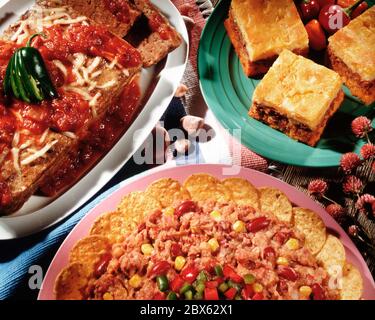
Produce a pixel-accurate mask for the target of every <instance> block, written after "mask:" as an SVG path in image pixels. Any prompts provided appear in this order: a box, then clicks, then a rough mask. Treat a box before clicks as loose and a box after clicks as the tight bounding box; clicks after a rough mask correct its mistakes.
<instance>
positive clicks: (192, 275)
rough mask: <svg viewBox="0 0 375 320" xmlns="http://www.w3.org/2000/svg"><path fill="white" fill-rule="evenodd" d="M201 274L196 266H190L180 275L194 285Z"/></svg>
mask: <svg viewBox="0 0 375 320" xmlns="http://www.w3.org/2000/svg"><path fill="white" fill-rule="evenodd" d="M198 274H199V270H198V269H197V268H196V267H195V266H194V265H190V266H187V267H186V268H185V269H183V270H182V271H181V273H180V276H181V278H182V279H184V280H185V281H186V282H188V283H190V284H192V283H193V282H194V281H195V279H196V278H197V276H198Z"/></svg>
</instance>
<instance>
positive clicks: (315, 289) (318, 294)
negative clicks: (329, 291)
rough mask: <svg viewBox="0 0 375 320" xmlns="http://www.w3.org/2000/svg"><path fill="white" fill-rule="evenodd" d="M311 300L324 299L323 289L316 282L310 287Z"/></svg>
mask: <svg viewBox="0 0 375 320" xmlns="http://www.w3.org/2000/svg"><path fill="white" fill-rule="evenodd" d="M311 289H312V296H313V300H326V295H325V293H324V289H323V288H322V286H321V285H320V284H318V283H314V284H313V285H312V287H311Z"/></svg>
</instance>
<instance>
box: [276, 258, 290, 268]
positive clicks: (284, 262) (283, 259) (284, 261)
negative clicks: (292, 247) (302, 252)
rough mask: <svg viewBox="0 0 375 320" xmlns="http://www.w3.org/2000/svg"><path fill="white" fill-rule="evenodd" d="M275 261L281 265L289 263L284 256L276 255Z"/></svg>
mask: <svg viewBox="0 0 375 320" xmlns="http://www.w3.org/2000/svg"><path fill="white" fill-rule="evenodd" d="M276 263H277V264H279V265H281V266H287V265H288V264H289V261H288V259H287V258H284V257H278V258H277V260H276Z"/></svg>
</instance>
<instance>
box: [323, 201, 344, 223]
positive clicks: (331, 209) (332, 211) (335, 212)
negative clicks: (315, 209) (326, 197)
mask: <svg viewBox="0 0 375 320" xmlns="http://www.w3.org/2000/svg"><path fill="white" fill-rule="evenodd" d="M326 211H327V212H328V214H329V215H330V216H331V217H332V218H334V219H335V220H337V221H340V220H342V219H343V218H344V216H345V209H344V208H343V207H342V206H340V205H339V204H337V203H332V204H330V205H328V206H327V207H326Z"/></svg>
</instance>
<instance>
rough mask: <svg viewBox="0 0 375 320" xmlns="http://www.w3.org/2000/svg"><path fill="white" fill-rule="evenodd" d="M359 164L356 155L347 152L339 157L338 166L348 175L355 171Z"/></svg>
mask: <svg viewBox="0 0 375 320" xmlns="http://www.w3.org/2000/svg"><path fill="white" fill-rule="evenodd" d="M360 163H361V159H360V158H359V156H358V155H357V154H356V153H353V152H349V153H345V154H344V155H343V156H342V157H341V161H340V166H341V168H342V170H343V171H344V172H345V173H346V174H349V173H351V172H352V171H353V170H354V169H356V168H357V167H358V166H359V165H360Z"/></svg>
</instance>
